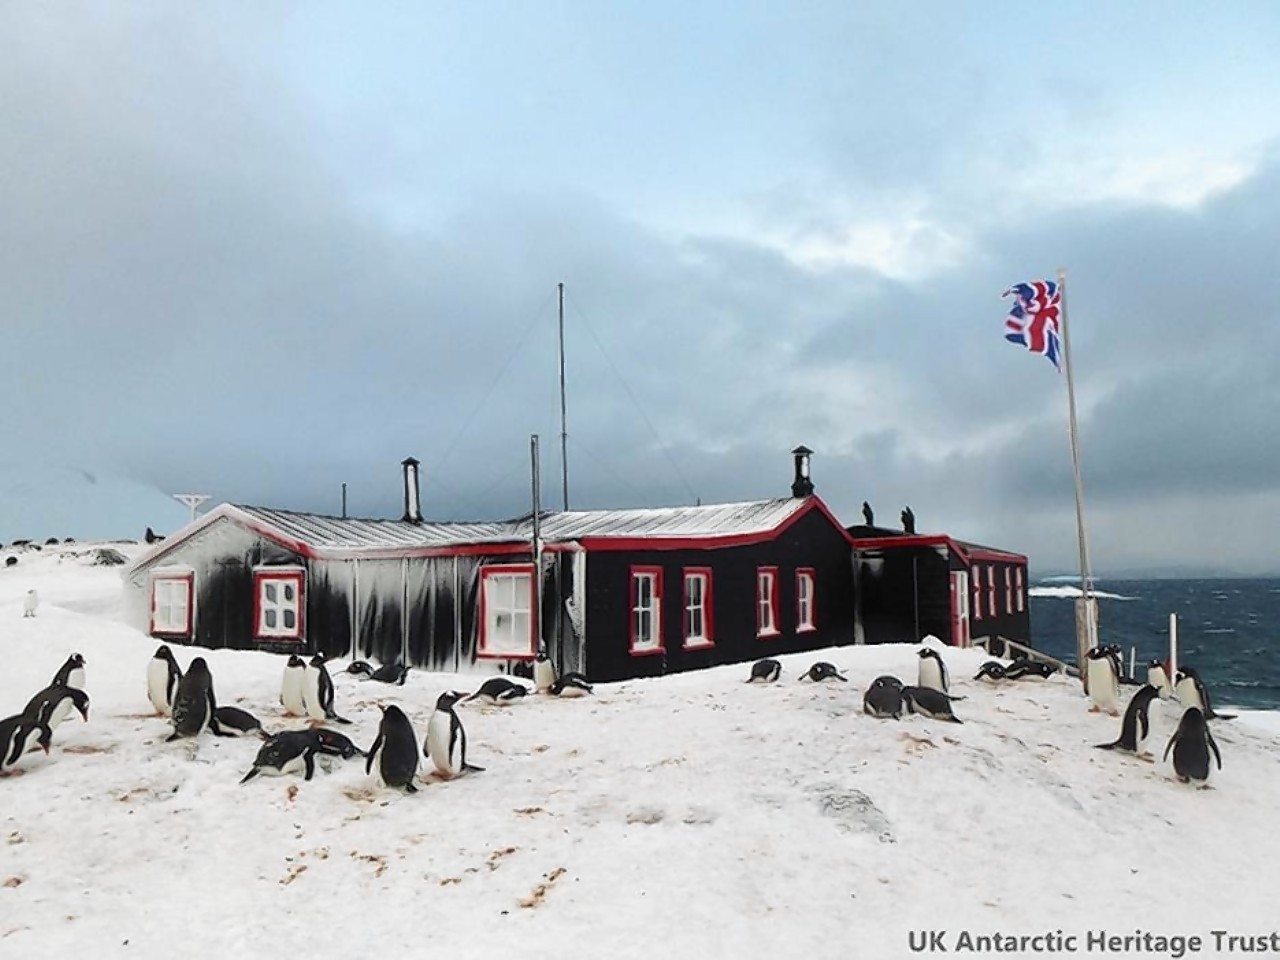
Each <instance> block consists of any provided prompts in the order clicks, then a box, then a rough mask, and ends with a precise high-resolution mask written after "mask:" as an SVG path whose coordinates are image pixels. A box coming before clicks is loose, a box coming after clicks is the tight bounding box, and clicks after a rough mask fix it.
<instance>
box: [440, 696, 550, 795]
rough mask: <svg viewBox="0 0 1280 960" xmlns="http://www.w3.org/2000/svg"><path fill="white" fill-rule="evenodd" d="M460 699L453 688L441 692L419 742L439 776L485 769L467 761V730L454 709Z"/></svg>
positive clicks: (450, 775)
mask: <svg viewBox="0 0 1280 960" xmlns="http://www.w3.org/2000/svg"><path fill="white" fill-rule="evenodd" d="M561 679H563V678H561ZM556 682H557V683H559V682H560V681H559V680H557V681H556ZM461 699H462V694H460V693H458V692H457V691H456V690H449V691H446V692H445V693H442V694H440V697H439V698H438V699H437V700H436V709H435V712H434V713H432V714H431V719H430V720H429V721H428V722H427V742H426V743H424V744H423V745H422V752H423V753H424V754H425V755H426V756H427V757H429V758H430V760H431V763H432V765H433V766H435V768H436V772H437V773H439V774H440V775H441V776H442V777H456V776H459V775H460V774H463V773H468V772H471V771H475V772H479V771H481V770H483V769H484V767H476V766H472V765H471V764H469V763H467V731H466V730H464V729H463V728H462V721H461V720H459V719H458V714H457V713H456V712H454V709H453V707H454V704H456V703H457V702H458V701H459V700H461Z"/></svg>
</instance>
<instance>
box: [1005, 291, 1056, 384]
mask: <svg viewBox="0 0 1280 960" xmlns="http://www.w3.org/2000/svg"><path fill="white" fill-rule="evenodd" d="M1004 297H1013V298H1014V302H1013V308H1012V309H1011V310H1010V311H1009V315H1008V316H1007V317H1005V320H1004V338H1005V339H1006V340H1008V341H1009V342H1010V343H1018V344H1021V345H1022V346H1024V347H1026V348H1027V349H1028V350H1030V351H1031V352H1032V353H1038V354H1041V355H1042V356H1045V357H1048V358H1049V360H1050V361H1052V363H1053V365H1054V366H1055V367H1056V368H1057V369H1058V371H1059V372H1061V371H1062V332H1061V329H1060V328H1059V326H1058V314H1059V311H1060V309H1061V306H1062V291H1061V290H1059V289H1058V284H1057V283H1055V282H1054V281H1053V280H1032V281H1031V282H1029V283H1015V284H1014V285H1013V286H1012V287H1010V288H1009V289H1008V290H1006V291H1005V292H1004V293H1003V294H1001V299H1003V298H1004Z"/></svg>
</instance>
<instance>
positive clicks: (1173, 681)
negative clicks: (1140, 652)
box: [1169, 613, 1178, 686]
mask: <svg viewBox="0 0 1280 960" xmlns="http://www.w3.org/2000/svg"><path fill="white" fill-rule="evenodd" d="M1169 683H1170V685H1172V686H1177V683H1178V615H1177V614H1176V613H1171V614H1169Z"/></svg>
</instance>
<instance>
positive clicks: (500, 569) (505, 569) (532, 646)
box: [476, 563, 538, 660]
mask: <svg viewBox="0 0 1280 960" xmlns="http://www.w3.org/2000/svg"><path fill="white" fill-rule="evenodd" d="M516 573H523V574H526V575H527V576H528V577H529V652H528V653H501V652H497V651H490V650H486V649H485V641H486V639H487V638H488V633H489V611H488V609H487V606H488V604H487V602H486V599H485V598H486V596H487V591H486V590H485V580H487V579H488V578H489V577H492V576H497V575H500V574H501V575H510V574H516ZM478 616H479V618H480V636H479V639H478V640H477V641H476V659H477V660H533V659H535V658H536V657H537V656H538V637H537V629H538V591H537V590H535V589H534V585H533V564H532V563H495V564H490V565H489V566H484V567H481V568H480V600H479V610H478Z"/></svg>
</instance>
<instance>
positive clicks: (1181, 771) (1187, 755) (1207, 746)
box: [1164, 707, 1222, 786]
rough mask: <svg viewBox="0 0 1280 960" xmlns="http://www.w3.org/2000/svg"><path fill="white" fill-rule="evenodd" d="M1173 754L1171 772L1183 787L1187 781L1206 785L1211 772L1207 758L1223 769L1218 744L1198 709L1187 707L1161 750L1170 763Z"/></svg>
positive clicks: (1211, 768)
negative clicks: (1170, 755) (1170, 753)
mask: <svg viewBox="0 0 1280 960" xmlns="http://www.w3.org/2000/svg"><path fill="white" fill-rule="evenodd" d="M1170 750H1172V751H1173V772H1174V773H1176V774H1177V775H1178V779H1179V780H1181V781H1182V782H1183V783H1187V782H1188V781H1191V782H1194V783H1199V784H1203V785H1206V786H1207V785H1208V783H1209V775H1210V773H1212V771H1213V767H1212V765H1211V763H1210V757H1209V754H1210V753H1211V752H1212V754H1213V758H1212V759H1213V760H1217V761H1218V769H1219V770H1221V769H1222V754H1220V753H1219V752H1218V744H1217V743H1216V742H1214V739H1213V734H1212V733H1210V732H1209V724H1208V723H1206V722H1205V719H1204V714H1203V713H1201V712H1200V708H1199V707H1188V708H1187V711H1186V713H1184V714H1183V715H1182V719H1181V720H1180V721H1179V722H1178V729H1177V730H1175V731H1174V733H1173V736H1172V737H1170V738H1169V745H1168V746H1166V747H1165V748H1164V759H1166V760H1168V759H1169V751H1170Z"/></svg>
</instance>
